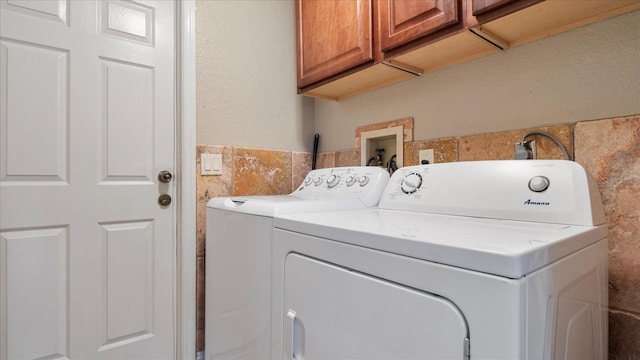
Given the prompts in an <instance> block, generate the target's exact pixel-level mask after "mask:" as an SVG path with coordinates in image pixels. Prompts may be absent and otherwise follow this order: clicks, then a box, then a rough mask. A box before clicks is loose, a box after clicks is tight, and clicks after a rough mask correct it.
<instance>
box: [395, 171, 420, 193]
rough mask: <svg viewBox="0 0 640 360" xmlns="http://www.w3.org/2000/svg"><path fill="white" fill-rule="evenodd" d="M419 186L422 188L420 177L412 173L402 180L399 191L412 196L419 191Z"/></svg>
mask: <svg viewBox="0 0 640 360" xmlns="http://www.w3.org/2000/svg"><path fill="white" fill-rule="evenodd" d="M420 186H422V175H420V174H418V173H415V172H413V173H410V174H409V175H407V176H405V177H404V179H402V184H400V190H402V192H403V193H405V194H413V193H414V192H416V191H418V189H420Z"/></svg>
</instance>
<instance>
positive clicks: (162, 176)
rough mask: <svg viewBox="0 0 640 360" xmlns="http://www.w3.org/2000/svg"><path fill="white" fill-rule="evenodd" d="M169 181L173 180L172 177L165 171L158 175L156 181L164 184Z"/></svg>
mask: <svg viewBox="0 0 640 360" xmlns="http://www.w3.org/2000/svg"><path fill="white" fill-rule="evenodd" d="M171 179H173V175H171V173H170V172H168V171H167V170H163V171H160V172H159V173H158V181H160V182H161V183H165V184H166V183H168V182H169V181H171Z"/></svg>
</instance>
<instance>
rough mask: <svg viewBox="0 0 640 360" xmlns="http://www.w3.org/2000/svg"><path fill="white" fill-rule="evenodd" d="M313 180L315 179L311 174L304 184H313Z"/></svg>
mask: <svg viewBox="0 0 640 360" xmlns="http://www.w3.org/2000/svg"><path fill="white" fill-rule="evenodd" d="M312 182H313V179H312V178H311V176H309V177H307V178H306V179H304V185H305V186H309V185H311V183H312Z"/></svg>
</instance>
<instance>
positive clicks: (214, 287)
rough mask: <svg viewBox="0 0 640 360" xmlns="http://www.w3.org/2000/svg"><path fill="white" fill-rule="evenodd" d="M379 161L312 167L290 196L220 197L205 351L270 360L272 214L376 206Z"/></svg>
mask: <svg viewBox="0 0 640 360" xmlns="http://www.w3.org/2000/svg"><path fill="white" fill-rule="evenodd" d="M388 180H389V173H387V172H386V171H385V170H384V169H382V168H378V167H340V168H329V169H318V170H313V171H311V172H310V173H309V174H308V175H307V177H306V178H305V180H304V181H303V183H302V184H301V185H300V186H299V187H298V188H297V189H296V190H295V191H294V192H292V193H291V194H289V195H274V196H245V197H220V198H213V199H211V200H210V201H209V202H208V203H207V214H206V217H207V218H206V227H207V234H206V258H205V266H206V270H205V273H206V278H205V297H206V298H205V358H206V359H250V360H254V359H267V358H268V357H269V354H270V351H271V350H270V341H271V313H270V312H271V302H270V300H271V238H272V230H273V216H274V215H276V214H300V213H308V212H315V211H328V210H340V209H358V208H367V207H372V206H376V205H377V204H378V201H379V200H380V196H381V195H382V192H383V190H384V189H385V185H386V184H387V181H388Z"/></svg>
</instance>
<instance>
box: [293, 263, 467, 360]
mask: <svg viewBox="0 0 640 360" xmlns="http://www.w3.org/2000/svg"><path fill="white" fill-rule="evenodd" d="M443 281H446V279H443ZM284 282H285V285H284V304H283V305H284V309H283V310H284V319H283V321H284V334H283V342H284V344H283V346H284V350H285V351H284V354H285V358H288V359H298V360H300V359H303V358H304V359H305V360H313V359H418V358H420V359H464V358H466V356H468V328H467V325H466V320H465V318H464V316H463V314H462V313H461V312H460V310H459V309H458V308H457V307H456V306H455V305H454V304H453V303H451V302H450V301H448V300H447V299H445V298H442V297H439V296H436V295H433V294H430V293H427V292H423V291H419V290H416V289H412V288H408V287H405V286H402V285H399V284H396V283H392V282H389V281H385V280H384V279H379V278H375V277H372V276H368V275H366V274H363V273H359V272H356V271H353V270H350V269H346V268H342V267H339V266H335V265H332V264H329V263H325V262H322V261H318V260H315V259H311V258H309V257H306V256H303V255H299V254H289V255H288V256H287V259H286V262H285V278H284Z"/></svg>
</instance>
